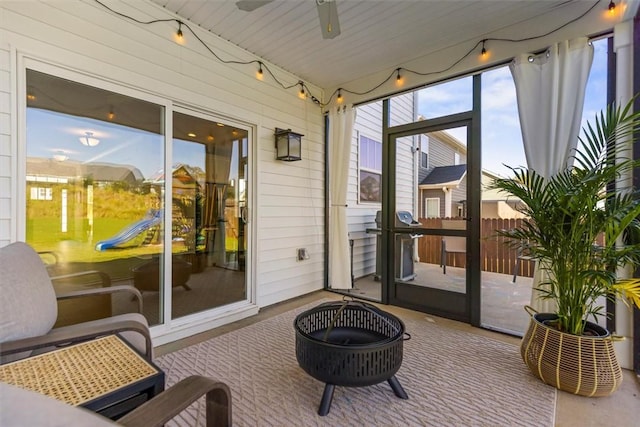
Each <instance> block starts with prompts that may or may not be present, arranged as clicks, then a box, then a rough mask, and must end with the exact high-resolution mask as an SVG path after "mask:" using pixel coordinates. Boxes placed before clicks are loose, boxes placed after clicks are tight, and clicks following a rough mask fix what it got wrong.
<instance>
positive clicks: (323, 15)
mask: <svg viewBox="0 0 640 427" xmlns="http://www.w3.org/2000/svg"><path fill="white" fill-rule="evenodd" d="M316 5H317V7H318V18H320V29H321V30H322V38H323V39H332V38H334V37H337V36H339V35H340V22H339V21H338V6H337V5H336V2H335V1H334V0H316Z"/></svg>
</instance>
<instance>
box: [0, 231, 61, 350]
mask: <svg viewBox="0 0 640 427" xmlns="http://www.w3.org/2000/svg"><path fill="white" fill-rule="evenodd" d="M0 277H1V278H2V280H1V281H0V295H2V298H0V343H3V342H5V341H12V340H16V339H21V338H29V337H35V336H40V335H45V334H47V333H48V332H49V331H50V330H51V328H52V327H53V325H54V323H55V321H56V318H57V316H58V306H57V302H56V295H55V292H54V290H53V286H52V284H51V280H50V279H49V274H48V273H47V269H46V267H45V265H44V263H43V262H42V260H41V259H40V256H39V255H38V253H37V252H36V251H34V250H33V249H32V248H31V247H30V246H29V245H27V244H26V243H23V242H16V243H12V244H10V245H8V246H5V247H3V248H0Z"/></svg>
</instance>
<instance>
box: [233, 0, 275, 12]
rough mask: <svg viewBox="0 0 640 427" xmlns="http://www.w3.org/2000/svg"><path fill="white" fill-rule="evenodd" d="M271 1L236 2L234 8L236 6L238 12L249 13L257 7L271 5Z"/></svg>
mask: <svg viewBox="0 0 640 427" xmlns="http://www.w3.org/2000/svg"><path fill="white" fill-rule="evenodd" d="M272 1H273V0H238V1H237V2H236V6H238V9H240V10H244V11H245V12H251V11H253V10H256V9H257V8H259V7H262V6H264V5H265V4H267V3H271V2H272Z"/></svg>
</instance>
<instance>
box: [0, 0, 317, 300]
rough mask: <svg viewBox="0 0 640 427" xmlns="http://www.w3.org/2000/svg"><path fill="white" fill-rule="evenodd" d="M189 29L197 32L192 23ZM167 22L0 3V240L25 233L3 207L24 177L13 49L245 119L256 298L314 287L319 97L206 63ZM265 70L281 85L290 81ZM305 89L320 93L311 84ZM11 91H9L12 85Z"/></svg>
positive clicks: (94, 8) (90, 9)
mask: <svg viewBox="0 0 640 427" xmlns="http://www.w3.org/2000/svg"><path fill="white" fill-rule="evenodd" d="M109 4H110V5H113V7H114V8H116V9H117V10H118V11H120V12H122V13H125V14H127V15H129V16H133V17H135V18H136V19H139V20H151V19H166V18H169V19H171V18H174V16H172V15H170V14H168V13H167V12H166V11H165V10H164V9H162V8H160V7H158V6H156V5H152V4H149V3H147V2H143V1H135V2H109ZM191 27H192V28H194V29H196V31H198V29H197V26H196V25H194V24H192V25H191ZM176 29H177V28H176V25H175V23H160V24H154V25H140V24H136V23H133V22H131V21H129V20H126V19H124V18H121V17H118V16H116V15H114V14H112V13H110V12H108V11H106V10H105V9H104V8H102V7H101V6H100V5H98V4H96V3H95V2H92V1H88V0H82V1H59V2H34V1H28V2H22V1H3V2H0V40H2V44H0V124H1V128H0V245H5V244H7V243H9V242H10V241H12V240H15V239H20V238H24V230H23V229H22V228H23V227H24V226H23V225H22V219H20V218H19V214H16V212H18V213H20V212H23V209H20V208H19V206H18V208H15V209H13V208H12V206H15V205H16V204H17V203H18V201H19V200H21V199H20V197H21V196H19V195H18V194H17V190H15V189H14V188H15V187H16V184H15V182H17V181H18V180H22V179H24V177H20V176H18V174H17V172H16V171H15V170H13V169H12V168H11V167H9V166H10V165H13V164H14V163H15V164H17V160H16V159H17V158H16V152H17V149H18V144H22V143H23V142H24V139H23V136H22V135H20V129H12V126H10V124H11V123H13V121H14V120H15V119H14V118H13V117H12V116H14V115H21V114H22V113H23V112H21V111H17V108H16V107H12V106H11V103H10V99H11V96H12V93H11V92H12V88H13V87H14V83H15V81H14V80H15V79H18V78H19V77H18V76H20V75H21V73H22V72H23V70H21V69H19V68H18V66H19V65H18V66H15V67H14V65H13V64H17V63H19V61H20V60H21V58H23V57H25V58H33V59H35V60H37V61H42V62H45V63H51V64H54V65H59V66H60V67H63V68H69V69H71V70H73V71H78V72H81V73H86V74H87V75H90V76H93V77H97V78H100V79H105V80H108V81H110V82H111V83H115V84H118V85H121V86H123V87H132V88H135V89H137V90H142V91H145V92H149V93H151V94H153V95H156V96H159V97H161V98H164V99H167V100H170V101H173V102H177V103H180V104H183V105H186V106H189V107H192V108H196V109H200V110H203V111H206V112H210V113H213V114H215V115H218V116H221V117H227V118H229V119H231V120H235V121H241V122H244V123H246V124H248V125H249V126H253V127H254V129H255V145H254V146H253V148H254V151H252V152H251V159H252V161H253V162H255V163H253V165H252V166H253V169H251V174H252V176H253V183H254V184H255V185H256V186H255V187H254V188H253V199H252V203H251V205H250V212H251V219H252V222H251V223H250V226H251V227H252V229H251V230H252V231H251V233H252V235H253V237H254V240H253V245H254V248H253V249H254V252H253V253H254V255H255V257H256V259H257V262H256V263H255V270H254V271H253V272H252V273H253V275H254V280H255V285H256V287H255V290H254V292H255V294H254V295H255V301H256V303H257V304H258V305H260V306H265V305H269V304H273V303H275V302H279V301H282V300H285V299H288V298H291V297H295V296H298V295H302V294H305V293H308V292H311V291H313V290H317V289H322V287H323V257H324V252H323V251H324V247H323V239H324V211H323V209H324V190H323V188H324V184H323V182H324V143H323V131H324V129H323V126H324V122H323V117H322V111H321V109H320V107H318V106H317V105H315V104H313V103H312V102H311V101H309V100H301V99H299V98H298V96H297V90H296V89H295V88H294V89H292V90H289V91H285V90H283V89H282V88H280V87H279V86H278V85H277V84H276V83H274V82H273V81H271V80H270V78H269V77H268V74H267V73H265V79H264V81H263V82H260V81H258V80H256V79H255V77H254V76H255V71H256V69H255V67H252V66H239V65H226V64H223V63H221V62H219V61H217V60H216V59H215V58H213V56H212V55H211V54H210V53H209V52H207V51H206V49H205V48H204V47H203V46H202V45H201V44H199V43H198V42H197V40H195V39H194V37H193V36H192V35H190V33H189V32H187V31H185V38H186V40H187V43H186V45H184V46H180V45H178V44H176V43H174V42H173V40H172V36H173V34H174V33H175V31H176ZM198 35H199V36H200V37H201V38H202V39H203V40H204V41H205V42H206V43H207V45H208V46H209V47H210V48H211V49H212V50H214V51H215V52H216V53H217V54H218V55H219V56H220V57H222V58H225V59H230V60H241V61H247V60H252V59H256V58H255V57H254V56H252V55H251V54H249V53H248V52H246V51H243V50H241V49H239V48H237V47H236V46H234V45H231V44H230V43H227V42H226V41H223V40H220V39H218V38H217V37H215V36H213V35H212V34H211V33H209V32H204V31H198ZM12 52H13V53H12ZM263 62H264V61H263ZM270 68H271V69H272V70H273V71H274V73H275V74H276V75H278V76H279V77H280V78H281V80H282V81H284V82H285V83H287V84H291V83H295V82H297V81H298V80H299V78H298V77H296V76H293V75H291V74H289V73H286V72H284V71H282V70H280V69H278V68H277V67H274V66H270ZM14 71H15V72H14ZM15 87H17V83H16V84H15ZM310 88H311V90H312V93H314V95H316V96H317V97H318V98H321V97H322V94H321V91H320V90H319V89H318V88H315V87H313V86H310ZM15 95H16V99H17V95H19V93H18V94H15ZM16 123H18V122H17V121H16ZM276 127H279V128H291V129H292V130H294V131H296V132H299V133H302V134H304V135H305V136H304V138H303V160H302V161H299V162H293V163H289V162H279V161H276V160H275V159H274V137H273V133H274V130H275V128H276ZM21 161H24V159H22V160H21ZM299 247H306V248H307V249H308V250H309V253H310V255H311V258H310V259H309V260H307V261H304V262H297V261H296V248H299Z"/></svg>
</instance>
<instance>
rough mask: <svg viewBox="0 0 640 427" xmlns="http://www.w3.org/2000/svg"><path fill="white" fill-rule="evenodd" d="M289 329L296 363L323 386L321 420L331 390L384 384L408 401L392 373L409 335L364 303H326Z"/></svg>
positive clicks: (399, 322)
mask: <svg viewBox="0 0 640 427" xmlns="http://www.w3.org/2000/svg"><path fill="white" fill-rule="evenodd" d="M294 328H295V331H296V358H297V359H298V364H299V365H300V367H301V368H302V369H304V370H305V372H307V373H308V374H309V375H311V376H312V377H313V378H315V379H317V380H318V381H322V382H324V383H326V385H325V388H324V393H323V395H322V401H321V403H320V408H319V409H318V414H320V415H321V416H324V415H327V414H328V413H329V409H330V407H331V400H332V399H333V392H334V389H335V386H343V387H364V386H370V385H374V384H378V383H381V382H383V381H387V382H388V383H389V385H390V386H391V389H392V390H393V392H394V393H395V395H396V396H397V397H399V398H401V399H408V398H409V397H408V396H407V393H406V392H405V391H404V389H403V388H402V386H401V385H400V383H399V382H398V380H397V378H396V377H395V374H396V372H398V369H400V365H401V364H402V343H403V341H404V340H405V339H409V338H410V336H409V334H407V333H405V327H404V323H402V320H400V319H399V318H397V317H396V316H394V315H392V314H390V313H387V312H385V311H382V310H380V309H379V308H377V307H375V306H373V305H371V304H366V303H363V302H356V301H351V300H346V301H341V302H340V301H338V302H328V303H324V304H320V305H318V306H317V307H314V308H312V309H310V310H307V311H305V312H303V313H301V314H299V315H298V316H297V317H296V319H295V321H294Z"/></svg>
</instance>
